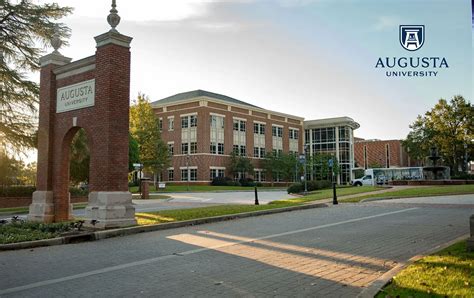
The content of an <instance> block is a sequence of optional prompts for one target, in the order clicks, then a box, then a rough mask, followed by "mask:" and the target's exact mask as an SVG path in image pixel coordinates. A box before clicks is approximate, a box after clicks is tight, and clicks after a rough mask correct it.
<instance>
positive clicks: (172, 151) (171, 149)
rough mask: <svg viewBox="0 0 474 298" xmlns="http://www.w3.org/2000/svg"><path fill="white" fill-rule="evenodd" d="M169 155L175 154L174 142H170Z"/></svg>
mask: <svg viewBox="0 0 474 298" xmlns="http://www.w3.org/2000/svg"><path fill="white" fill-rule="evenodd" d="M168 153H169V155H174V144H168Z"/></svg>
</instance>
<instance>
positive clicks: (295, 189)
mask: <svg viewBox="0 0 474 298" xmlns="http://www.w3.org/2000/svg"><path fill="white" fill-rule="evenodd" d="M287 191H288V193H300V192H302V191H303V184H302V183H299V182H298V183H294V184H292V185H290V186H289V187H288V189H287Z"/></svg>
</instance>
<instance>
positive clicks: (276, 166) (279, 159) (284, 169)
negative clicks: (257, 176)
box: [263, 152, 301, 185]
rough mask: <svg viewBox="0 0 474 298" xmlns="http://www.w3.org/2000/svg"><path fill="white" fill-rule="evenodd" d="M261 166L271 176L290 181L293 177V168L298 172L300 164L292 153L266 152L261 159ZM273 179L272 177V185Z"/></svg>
mask: <svg viewBox="0 0 474 298" xmlns="http://www.w3.org/2000/svg"><path fill="white" fill-rule="evenodd" d="M263 168H264V169H265V171H266V172H267V173H270V174H271V175H272V178H275V177H277V176H279V177H280V178H281V179H282V180H284V181H287V182H289V181H291V180H293V177H295V170H296V171H297V172H300V169H301V165H300V164H299V163H298V159H297V156H296V155H294V154H287V153H279V154H275V153H274V152H268V153H267V154H266V155H265V159H264V160H263ZM273 181H274V179H272V185H273Z"/></svg>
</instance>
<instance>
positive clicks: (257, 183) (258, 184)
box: [255, 182, 263, 187]
mask: <svg viewBox="0 0 474 298" xmlns="http://www.w3.org/2000/svg"><path fill="white" fill-rule="evenodd" d="M255 186H256V187H262V186H263V184H262V183H261V182H256V183H255Z"/></svg>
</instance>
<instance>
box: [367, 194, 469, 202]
mask: <svg viewBox="0 0 474 298" xmlns="http://www.w3.org/2000/svg"><path fill="white" fill-rule="evenodd" d="M389 193H390V192H389ZM472 194H474V193H443V194H433V195H426V196H418V197H414V196H403V197H380V198H367V199H363V200H361V201H360V202H359V203H365V202H373V201H384V200H396V199H417V198H430V197H442V196H463V195H472Z"/></svg>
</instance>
